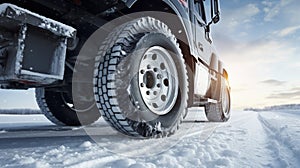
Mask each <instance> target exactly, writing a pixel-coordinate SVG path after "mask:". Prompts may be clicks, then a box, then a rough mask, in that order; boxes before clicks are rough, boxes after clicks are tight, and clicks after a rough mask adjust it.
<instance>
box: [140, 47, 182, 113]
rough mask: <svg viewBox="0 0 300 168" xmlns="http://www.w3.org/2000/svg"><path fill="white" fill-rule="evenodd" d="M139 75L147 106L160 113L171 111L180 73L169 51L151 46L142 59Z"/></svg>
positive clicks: (176, 93)
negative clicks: (178, 73)
mask: <svg viewBox="0 0 300 168" xmlns="http://www.w3.org/2000/svg"><path fill="white" fill-rule="evenodd" d="M138 77H139V79H138V81H139V90H140V93H141V96H142V99H143V101H144V103H145V104H146V106H147V107H148V108H149V109H150V110H151V111H152V112H153V113H155V114H158V115H165V114H167V113H168V112H170V110H171V109H172V108H173V106H174V104H175V102H176V100H177V96H178V75H177V70H176V65H175V63H174V61H173V59H172V57H171V55H170V54H169V52H168V51H167V50H166V49H164V48H162V47H159V46H154V47H151V48H149V49H148V50H147V51H146V52H145V54H144V56H143V58H142V59H141V61H140V66H139V75H138Z"/></svg>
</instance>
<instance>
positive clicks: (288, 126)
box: [0, 109, 300, 168]
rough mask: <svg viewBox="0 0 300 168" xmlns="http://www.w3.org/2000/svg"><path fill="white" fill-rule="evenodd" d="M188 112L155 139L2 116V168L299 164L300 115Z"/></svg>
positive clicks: (30, 117) (32, 117) (96, 127)
mask: <svg viewBox="0 0 300 168" xmlns="http://www.w3.org/2000/svg"><path fill="white" fill-rule="evenodd" d="M190 111H191V113H190V114H189V116H188V118H187V119H186V120H185V122H184V123H183V124H182V127H181V129H180V130H179V131H178V132H177V133H176V135H174V136H172V137H169V138H163V139H155V140H154V139H150V140H138V139H131V138H129V137H126V136H123V135H121V134H119V133H117V132H115V131H114V130H112V129H111V128H110V127H109V126H108V125H107V124H106V123H105V122H104V121H102V120H99V122H97V123H96V124H94V125H93V126H89V127H82V128H74V127H57V126H54V125H52V124H51V123H50V122H48V121H47V120H46V119H45V118H44V117H43V116H42V115H23V116H22V115H0V167H8V168H11V167H83V168H86V167H131V168H135V167H136V168H142V167H153V168H155V167H298V166H299V165H300V157H299V156H300V145H299V144H300V122H299V120H300V111H285V112H245V111H233V113H232V118H231V120H230V121H229V122H227V123H221V124H220V123H208V122H206V121H205V117H204V116H203V111H200V112H199V109H198V112H196V110H195V109H192V110H190ZM193 118H196V119H197V120H198V122H194V119H193ZM87 134H89V135H90V136H88V135H87Z"/></svg>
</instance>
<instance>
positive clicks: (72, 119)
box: [35, 88, 100, 126]
mask: <svg viewBox="0 0 300 168" xmlns="http://www.w3.org/2000/svg"><path fill="white" fill-rule="evenodd" d="M35 92H36V100H37V103H38V105H39V107H40V109H41V111H42V113H43V114H44V115H45V116H46V117H47V118H48V119H49V120H50V121H51V122H53V123H54V124H56V125H66V126H81V125H88V124H91V123H93V122H95V121H96V120H98V118H99V117H100V114H99V113H98V110H97V111H96V110H95V109H93V108H96V106H95V105H92V106H89V107H88V108H85V109H84V110H79V109H75V108H74V105H73V104H72V103H73V102H72V98H71V97H70V96H69V94H67V93H66V92H57V91H52V90H50V89H47V88H37V89H36V91H35ZM95 111H96V112H95Z"/></svg>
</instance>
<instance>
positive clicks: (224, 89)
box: [204, 77, 231, 122]
mask: <svg viewBox="0 0 300 168" xmlns="http://www.w3.org/2000/svg"><path fill="white" fill-rule="evenodd" d="M220 80H221V81H220V82H221V89H220V100H219V101H218V102H217V103H208V104H206V105H205V106H204V108H205V114H206V117H207V119H208V121H212V122H226V121H228V120H229V118H230V108H231V100H230V90H229V88H228V86H227V85H226V80H225V79H223V78H222V77H221V78H220Z"/></svg>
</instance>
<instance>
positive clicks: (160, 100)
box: [94, 17, 188, 137]
mask: <svg viewBox="0 0 300 168" xmlns="http://www.w3.org/2000/svg"><path fill="white" fill-rule="evenodd" d="M95 67H96V69H95V74H94V93H95V99H96V101H97V106H98V108H99V109H100V112H101V116H103V118H104V119H105V120H106V121H107V122H108V123H109V124H110V125H111V126H112V127H113V128H115V129H116V130H118V131H119V132H121V133H123V134H126V135H130V136H136V137H164V136H168V135H171V134H173V133H174V132H175V131H176V130H177V129H178V128H179V124H180V123H181V121H182V120H183V115H184V114H185V113H186V110H187V100H188V81H187V79H188V77H187V70H186V66H185V63H184V59H183V55H182V53H181V50H180V48H179V45H178V43H177V41H176V38H175V36H174V35H173V34H172V33H171V31H170V29H169V28H168V27H167V26H166V25H165V24H164V23H162V22H161V21H159V20H157V19H154V18H151V17H144V18H140V19H136V20H133V21H131V22H128V23H125V24H123V25H121V26H120V27H118V28H116V29H115V30H114V31H113V32H112V33H111V34H110V35H109V36H108V38H107V39H106V40H105V41H104V43H103V46H101V47H100V49H99V52H98V56H97V57H96V65H95Z"/></svg>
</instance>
